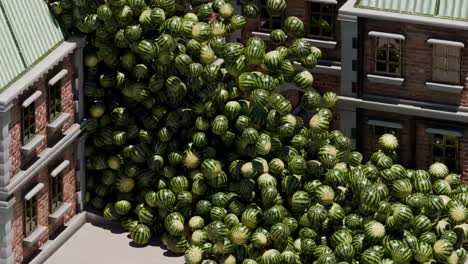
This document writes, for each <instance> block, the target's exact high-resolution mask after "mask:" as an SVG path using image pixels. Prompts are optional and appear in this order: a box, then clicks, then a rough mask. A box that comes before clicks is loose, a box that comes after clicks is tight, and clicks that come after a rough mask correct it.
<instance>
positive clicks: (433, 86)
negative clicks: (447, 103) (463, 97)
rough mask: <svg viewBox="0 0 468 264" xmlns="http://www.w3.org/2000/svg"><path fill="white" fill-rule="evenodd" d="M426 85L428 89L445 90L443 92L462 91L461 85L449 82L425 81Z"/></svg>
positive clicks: (455, 92) (457, 92)
mask: <svg viewBox="0 0 468 264" xmlns="http://www.w3.org/2000/svg"><path fill="white" fill-rule="evenodd" d="M426 87H427V88H428V89H429V90H433V91H439V92H445V93H454V94H460V93H461V92H462V91H463V86H462V85H451V84H443V83H435V82H426Z"/></svg>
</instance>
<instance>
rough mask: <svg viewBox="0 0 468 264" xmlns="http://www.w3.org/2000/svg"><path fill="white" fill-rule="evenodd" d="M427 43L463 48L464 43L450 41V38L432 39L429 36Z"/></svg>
mask: <svg viewBox="0 0 468 264" xmlns="http://www.w3.org/2000/svg"><path fill="white" fill-rule="evenodd" d="M427 43H429V44H432V45H434V44H435V45H444V46H451V47H457V48H464V47H465V43H463V42H459V41H452V40H443V39H434V38H430V39H428V40H427Z"/></svg>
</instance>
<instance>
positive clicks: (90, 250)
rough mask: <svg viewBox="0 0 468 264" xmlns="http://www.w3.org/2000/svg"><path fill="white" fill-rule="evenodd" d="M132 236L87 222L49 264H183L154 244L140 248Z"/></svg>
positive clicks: (180, 258)
mask: <svg viewBox="0 0 468 264" xmlns="http://www.w3.org/2000/svg"><path fill="white" fill-rule="evenodd" d="M127 236H128V233H127V232H123V231H122V230H120V229H118V228H115V227H102V226H96V225H93V224H91V223H86V224H84V225H83V227H81V229H80V230H78V232H76V233H75V234H74V235H73V236H72V237H71V238H70V239H69V240H68V241H67V242H66V243H65V244H63V245H62V247H60V248H59V249H58V250H57V251H56V252H55V253H54V254H53V255H52V256H51V257H50V258H49V259H48V260H47V261H46V262H45V264H63V263H67V264H83V263H87V264H108V263H109V264H128V263H132V264H140V263H141V264H150V263H157V264H183V263H185V261H184V258H183V256H182V257H181V256H174V255H172V254H171V253H170V252H168V251H167V250H166V249H164V248H161V242H159V241H152V242H151V243H150V245H148V246H146V247H137V246H136V245H135V244H134V243H133V242H131V240H130V239H129V238H128V237H127Z"/></svg>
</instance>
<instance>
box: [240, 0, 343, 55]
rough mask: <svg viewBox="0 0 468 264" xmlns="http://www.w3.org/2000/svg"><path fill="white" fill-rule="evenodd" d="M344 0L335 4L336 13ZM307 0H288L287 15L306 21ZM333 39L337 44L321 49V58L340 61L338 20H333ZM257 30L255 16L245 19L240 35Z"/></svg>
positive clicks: (247, 36) (249, 35)
mask: <svg viewBox="0 0 468 264" xmlns="http://www.w3.org/2000/svg"><path fill="white" fill-rule="evenodd" d="M345 2H346V0H338V5H337V13H338V9H339V7H341V6H342V5H343V4H344V3H345ZM308 3H310V2H308V1H304V0H290V1H288V10H287V15H288V16H296V17H298V18H300V19H301V20H302V21H304V24H305V23H307V20H308V18H307V16H308V13H309V10H308ZM335 26H336V29H335V41H337V42H338V45H337V46H336V47H335V49H322V53H323V59H325V60H334V61H340V60H341V46H340V39H341V30H340V23H339V21H338V20H336V21H335ZM254 31H258V20H257V19H256V18H254V19H247V25H246V27H245V28H244V30H243V31H242V36H243V38H244V39H247V38H249V37H251V36H252V32H254ZM304 37H306V38H312V37H307V36H304Z"/></svg>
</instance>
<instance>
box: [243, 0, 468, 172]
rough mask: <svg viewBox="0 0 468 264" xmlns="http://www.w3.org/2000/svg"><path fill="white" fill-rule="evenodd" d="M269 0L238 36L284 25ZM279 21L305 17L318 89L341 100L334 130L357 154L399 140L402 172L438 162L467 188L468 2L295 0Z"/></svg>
mask: <svg viewBox="0 0 468 264" xmlns="http://www.w3.org/2000/svg"><path fill="white" fill-rule="evenodd" d="M266 2H267V1H266V0H259V6H260V8H261V11H260V13H261V15H260V18H258V19H250V20H249V21H248V25H247V28H246V29H245V30H244V31H243V33H242V35H243V38H244V39H245V38H248V37H250V36H258V37H261V38H263V39H264V40H266V41H268V40H269V31H271V29H272V28H278V27H280V26H281V24H282V18H281V17H278V18H271V17H269V15H268V13H267V12H266V8H265V4H266ZM285 16H297V17H299V18H301V19H302V20H303V21H304V24H305V31H306V32H305V35H304V38H306V39H307V40H309V41H310V42H311V43H312V44H313V45H315V46H316V47H319V48H321V50H322V52H323V55H324V56H323V59H322V60H320V61H319V62H318V65H317V66H316V67H315V68H314V69H312V70H311V72H312V73H313V74H314V80H315V81H314V88H316V89H317V90H319V91H322V92H324V91H335V92H337V93H338V94H339V95H340V103H339V105H338V107H337V111H335V112H336V117H335V121H334V123H333V127H334V128H337V127H339V128H340V129H341V130H342V131H343V132H344V133H345V134H346V135H347V136H349V137H350V138H351V139H352V143H353V146H354V147H355V148H357V149H359V150H361V151H362V152H363V153H364V154H365V156H367V157H368V156H369V154H370V153H371V152H372V151H374V149H375V143H376V139H377V138H378V137H379V135H381V134H383V133H387V132H390V133H395V134H396V135H397V137H398V138H399V140H400V143H401V151H400V152H401V155H400V157H399V159H400V162H401V163H402V164H404V165H405V166H408V167H412V168H427V167H428V166H429V165H430V164H431V163H432V162H433V161H439V160H440V161H444V162H445V163H446V164H447V165H448V166H449V168H450V169H451V170H452V171H456V172H459V173H462V174H463V177H464V179H465V181H468V129H467V128H466V127H467V126H466V124H467V123H468V51H467V50H466V48H467V47H465V46H466V39H468V2H466V1H462V0H457V1H449V0H441V1H436V0H414V1H403V0H401V1H400V0H382V1H371V0H291V1H288V9H287V12H286V14H285ZM289 96H290V97H291V98H292V100H293V101H296V102H298V100H299V96H300V94H298V93H297V92H290V93H289Z"/></svg>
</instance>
